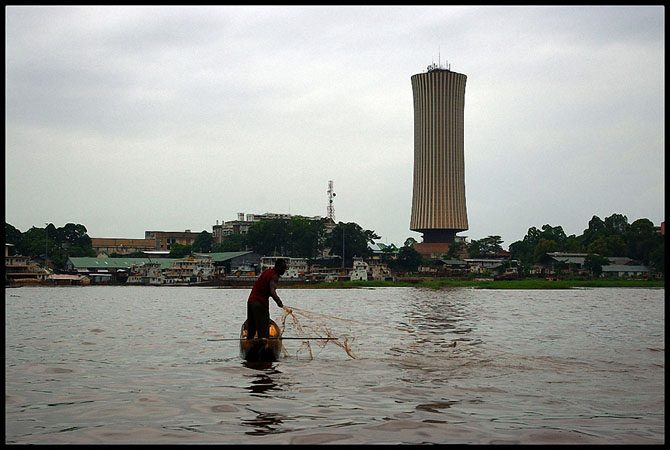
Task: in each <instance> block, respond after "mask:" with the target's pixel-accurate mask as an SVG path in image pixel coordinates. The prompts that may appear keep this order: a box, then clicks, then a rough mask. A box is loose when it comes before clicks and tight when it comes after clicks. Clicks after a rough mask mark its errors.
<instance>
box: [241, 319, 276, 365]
mask: <svg viewBox="0 0 670 450" xmlns="http://www.w3.org/2000/svg"><path fill="white" fill-rule="evenodd" d="M257 336H258V334H256V335H255V336H254V338H253V339H247V321H246V320H245V321H244V323H243V324H242V329H241V330H240V357H241V358H242V359H245V360H247V361H263V362H271V361H277V360H278V359H279V356H280V354H281V347H282V342H281V330H280V329H279V325H277V324H276V323H275V321H274V320H270V338H269V339H263V338H258V337H257Z"/></svg>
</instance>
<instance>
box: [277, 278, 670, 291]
mask: <svg viewBox="0 0 670 450" xmlns="http://www.w3.org/2000/svg"><path fill="white" fill-rule="evenodd" d="M279 287H280V288H286V289H292V288H296V289H299V288H309V289H347V288H370V287H421V288H430V289H444V288H451V287H468V288H473V289H572V288H599V287H605V288H614V287H617V288H620V287H623V288H626V287H630V288H665V281H664V280H618V279H616V280H610V279H597V280H580V279H574V280H547V279H535V278H528V279H520V280H495V281H494V280H454V279H448V278H415V279H410V280H396V281H382V280H370V281H338V282H331V283H315V284H304V283H303V284H298V283H291V282H280V285H279Z"/></svg>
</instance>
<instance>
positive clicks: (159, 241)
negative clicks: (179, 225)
mask: <svg viewBox="0 0 670 450" xmlns="http://www.w3.org/2000/svg"><path fill="white" fill-rule="evenodd" d="M199 234H200V233H193V232H192V231H191V230H186V231H145V232H144V239H148V240H153V241H154V248H153V249H152V250H170V247H171V246H172V245H173V244H179V245H191V244H193V242H194V241H195V239H196V238H197V237H198V235H199Z"/></svg>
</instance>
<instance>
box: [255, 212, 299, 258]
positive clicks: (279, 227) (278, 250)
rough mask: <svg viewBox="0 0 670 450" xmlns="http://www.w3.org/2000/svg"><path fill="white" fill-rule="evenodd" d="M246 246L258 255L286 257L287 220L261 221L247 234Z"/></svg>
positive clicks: (287, 243)
mask: <svg viewBox="0 0 670 450" xmlns="http://www.w3.org/2000/svg"><path fill="white" fill-rule="evenodd" d="M246 239H247V244H248V245H249V247H250V248H252V249H253V251H254V252H256V253H258V254H259V255H264V256H273V255H280V256H286V252H287V251H288V250H289V228H288V220H283V219H276V220H261V221H259V222H255V223H253V224H252V225H251V226H250V227H249V231H248V232H247V237H246Z"/></svg>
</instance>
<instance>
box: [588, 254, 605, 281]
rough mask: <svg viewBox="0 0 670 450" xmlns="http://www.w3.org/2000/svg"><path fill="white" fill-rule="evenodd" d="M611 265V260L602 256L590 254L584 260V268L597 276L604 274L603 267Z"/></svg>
mask: <svg viewBox="0 0 670 450" xmlns="http://www.w3.org/2000/svg"><path fill="white" fill-rule="evenodd" d="M609 263H610V261H609V259H607V258H606V257H604V256H601V255H595V254H593V253H589V254H588V255H586V257H585V258H584V268H586V269H589V270H590V271H591V273H592V274H593V275H595V276H600V274H601V273H603V266H606V265H608V264H609Z"/></svg>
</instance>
